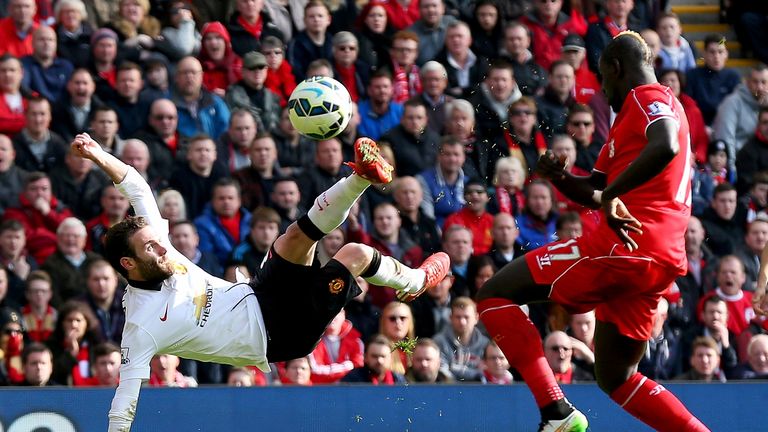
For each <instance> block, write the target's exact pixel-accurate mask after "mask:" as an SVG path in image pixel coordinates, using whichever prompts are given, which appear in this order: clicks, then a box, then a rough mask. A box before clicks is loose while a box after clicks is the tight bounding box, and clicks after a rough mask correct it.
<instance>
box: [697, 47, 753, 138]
mask: <svg viewBox="0 0 768 432" xmlns="http://www.w3.org/2000/svg"><path fill="white" fill-rule="evenodd" d="M727 61H728V48H727V47H726V46H725V36H723V35H720V34H710V35H707V37H706V38H704V65H703V66H698V67H696V68H694V69H691V70H689V71H688V74H687V76H686V78H687V81H688V85H686V86H685V91H686V93H688V94H689V95H690V96H691V97H692V98H693V99H694V100H695V101H696V104H697V105H698V106H699V108H700V109H701V113H702V115H703V116H704V122H705V123H706V124H712V120H714V119H715V114H716V113H717V107H718V106H719V105H720V103H721V102H722V101H723V99H725V97H726V96H728V95H729V94H730V93H731V92H733V90H734V89H735V88H736V86H737V85H739V84H740V83H741V76H739V73H738V72H737V71H736V70H734V69H731V68H728V67H726V66H725V65H726V62H727Z"/></svg>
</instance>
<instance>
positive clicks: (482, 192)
mask: <svg viewBox="0 0 768 432" xmlns="http://www.w3.org/2000/svg"><path fill="white" fill-rule="evenodd" d="M464 200H465V201H466V204H465V205H464V207H462V208H461V210H459V211H457V212H456V213H453V214H452V215H450V216H448V218H446V220H445V225H444V227H443V229H448V227H450V226H452V225H461V226H465V227H467V228H469V229H470V230H471V231H472V239H473V240H472V249H473V254H474V255H483V254H486V253H488V252H489V251H490V250H491V245H492V244H493V238H492V237H491V229H492V228H493V215H491V214H490V213H488V212H487V211H486V209H485V207H486V205H487V204H488V201H489V199H488V190H487V189H486V188H485V184H484V183H483V182H482V181H481V180H479V179H473V180H470V181H468V182H467V184H466V185H464Z"/></svg>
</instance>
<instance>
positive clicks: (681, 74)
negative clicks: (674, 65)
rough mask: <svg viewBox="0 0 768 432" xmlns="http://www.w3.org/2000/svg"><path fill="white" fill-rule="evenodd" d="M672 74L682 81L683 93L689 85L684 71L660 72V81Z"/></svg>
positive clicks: (666, 70) (667, 70) (681, 88)
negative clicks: (686, 85)
mask: <svg viewBox="0 0 768 432" xmlns="http://www.w3.org/2000/svg"><path fill="white" fill-rule="evenodd" d="M671 73H673V74H675V75H677V80H678V81H680V91H681V92H683V91H685V84H686V83H687V81H686V79H685V74H684V73H683V72H682V71H680V69H663V70H660V71H659V75H658V77H659V80H661V79H662V78H663V77H664V76H666V75H669V74H671Z"/></svg>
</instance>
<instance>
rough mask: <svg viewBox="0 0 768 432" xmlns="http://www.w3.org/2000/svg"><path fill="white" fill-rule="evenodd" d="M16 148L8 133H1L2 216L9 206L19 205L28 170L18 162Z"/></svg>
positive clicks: (0, 184) (0, 207) (0, 212)
mask: <svg viewBox="0 0 768 432" xmlns="http://www.w3.org/2000/svg"><path fill="white" fill-rule="evenodd" d="M15 161H16V150H14V148H13V142H12V141H11V139H10V138H8V136H7V135H2V134H0V217H2V215H3V213H4V212H5V209H6V208H8V207H17V206H18V205H19V194H20V193H21V191H22V189H23V188H24V182H25V177H26V176H27V174H28V173H27V171H26V170H24V169H22V168H19V167H18V166H17V165H16V163H15Z"/></svg>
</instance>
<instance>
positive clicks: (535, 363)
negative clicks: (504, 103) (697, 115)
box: [477, 32, 708, 432]
mask: <svg viewBox="0 0 768 432" xmlns="http://www.w3.org/2000/svg"><path fill="white" fill-rule="evenodd" d="M600 73H601V75H602V77H603V91H604V92H605V94H606V96H607V98H608V101H609V102H610V104H611V107H612V108H613V110H614V112H616V113H617V117H616V120H615V121H614V123H613V126H612V128H611V131H610V133H609V136H608V140H607V144H606V145H605V146H603V148H602V150H601V153H600V156H599V157H598V160H597V163H596V164H595V168H594V170H593V171H592V173H591V174H590V175H589V176H587V177H578V176H574V175H572V174H570V173H569V172H568V171H567V170H566V169H565V167H566V165H567V163H568V162H569V161H567V160H566V159H558V158H555V156H554V155H553V154H552V153H551V152H547V154H545V155H543V156H542V157H541V158H540V159H539V163H538V170H539V173H540V175H542V176H544V177H547V178H549V179H550V180H551V181H552V183H553V184H554V185H555V186H556V187H557V188H558V189H559V190H560V191H561V192H563V193H564V194H565V195H566V196H567V197H568V198H570V199H571V200H573V201H575V202H577V203H580V204H583V205H585V206H589V207H591V208H595V209H597V208H602V210H603V218H602V220H601V221H600V223H599V225H598V227H597V229H596V232H594V233H593V234H592V235H590V236H589V237H588V238H585V237H580V238H576V239H571V240H567V241H560V242H555V243H552V244H549V245H546V246H543V247H541V248H539V249H536V250H534V251H531V252H529V253H528V254H527V255H525V256H524V257H522V258H520V259H516V260H515V261H513V262H511V263H509V264H508V265H507V266H506V267H504V268H503V269H501V270H500V271H499V272H498V273H497V274H496V275H495V276H494V277H492V278H491V279H490V280H489V281H488V282H487V283H486V284H485V285H484V286H483V287H482V289H481V290H480V292H479V293H478V296H477V298H478V301H479V303H478V310H479V311H480V318H481V319H482V321H483V323H484V324H485V327H486V328H487V329H488V332H489V333H490V334H491V336H492V338H493V340H494V341H496V343H497V344H498V345H499V347H500V348H501V349H502V351H504V354H505V355H506V356H507V359H509V363H510V364H511V365H512V366H513V367H514V368H515V369H517V370H518V371H519V372H520V373H521V375H522V376H523V378H524V380H525V382H526V383H527V384H528V386H529V387H530V389H531V391H532V393H533V395H534V398H535V399H536V403H537V405H538V406H539V409H540V410H541V416H542V422H541V425H540V427H539V430H540V431H561V432H566V431H573V432H576V431H579V432H580V431H584V430H586V428H587V419H586V417H585V416H584V415H583V414H582V413H581V412H579V411H578V410H576V409H575V408H574V407H573V406H571V404H570V403H569V402H568V401H567V400H566V399H565V396H564V395H563V392H562V390H561V389H560V387H559V386H558V385H557V382H556V381H555V378H554V375H553V373H552V371H551V369H550V368H549V366H548V364H547V361H546V359H545V358H544V353H543V347H542V343H541V338H540V336H539V334H538V332H537V331H536V328H535V327H534V325H533V323H532V322H531V321H530V320H529V319H528V317H527V315H526V314H525V312H524V311H523V310H522V309H521V308H520V305H523V304H527V303H531V302H542V301H554V302H557V303H560V304H561V305H563V306H564V307H565V308H566V309H568V310H569V311H570V312H571V313H580V312H587V311H589V310H592V309H595V313H596V317H597V327H596V330H595V375H596V378H597V382H598V385H599V386H600V388H601V389H603V391H605V392H606V393H608V394H609V395H610V396H611V398H612V399H613V400H614V401H616V403H618V404H619V405H621V407H622V408H624V409H625V410H627V411H628V412H629V413H631V414H632V415H634V416H635V417H637V418H639V419H640V420H642V421H643V422H645V423H646V424H648V425H649V426H651V427H653V428H654V429H655V430H659V431H675V432H680V431H686V432H688V431H696V432H698V431H708V429H707V428H706V427H705V426H704V425H703V424H702V423H701V422H700V421H699V420H698V419H697V418H696V417H694V416H693V415H692V414H691V413H690V412H689V411H688V410H687V409H686V408H685V407H684V406H683V404H682V403H681V402H680V401H679V400H678V399H677V398H676V397H675V396H674V395H672V394H671V393H670V392H669V391H667V390H666V389H665V388H664V387H663V386H661V385H659V384H657V383H655V382H654V381H653V380H651V379H649V378H647V377H645V376H643V375H641V374H639V373H638V372H637V364H638V362H639V361H640V359H641V358H642V356H643V354H644V353H645V350H646V341H647V340H648V339H649V338H650V334H651V327H652V323H653V317H654V314H655V311H656V306H657V304H658V302H659V299H660V298H661V296H662V294H663V293H664V292H665V291H666V290H667V289H668V288H669V287H670V285H671V284H672V282H673V281H674V280H675V278H676V277H677V276H680V275H683V274H685V273H686V267H687V261H686V257H685V247H684V246H685V238H684V235H685V230H686V227H687V224H688V218H689V217H690V211H691V210H690V208H691V190H690V183H691V182H690V176H689V173H690V170H689V161H690V154H691V150H690V138H689V136H688V121H687V119H686V117H685V113H684V111H683V108H682V107H681V105H680V103H679V102H678V101H677V99H676V98H675V96H674V94H673V93H672V91H671V90H670V89H669V88H667V87H664V86H662V85H660V84H658V83H657V81H656V77H655V75H654V72H653V67H652V66H651V52H650V49H649V48H648V46H647V45H646V44H645V42H643V40H642V39H641V38H640V36H639V35H638V34H636V33H634V32H623V33H621V34H619V35H618V36H616V38H614V39H613V40H612V41H611V42H610V43H609V44H608V46H607V47H606V48H605V50H604V51H603V54H602V57H601V59H600Z"/></svg>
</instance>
